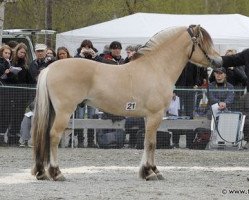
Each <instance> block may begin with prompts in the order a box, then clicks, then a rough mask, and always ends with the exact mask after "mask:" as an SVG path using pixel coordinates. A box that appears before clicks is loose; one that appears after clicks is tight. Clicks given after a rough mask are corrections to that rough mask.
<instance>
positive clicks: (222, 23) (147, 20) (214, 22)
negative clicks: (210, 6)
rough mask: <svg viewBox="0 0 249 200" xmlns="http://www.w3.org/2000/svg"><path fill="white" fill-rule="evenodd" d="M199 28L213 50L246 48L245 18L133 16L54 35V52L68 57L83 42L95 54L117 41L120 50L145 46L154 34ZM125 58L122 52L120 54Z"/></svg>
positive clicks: (247, 30) (248, 27) (248, 31)
mask: <svg viewBox="0 0 249 200" xmlns="http://www.w3.org/2000/svg"><path fill="white" fill-rule="evenodd" d="M191 24H200V25H201V26H202V27H203V28H205V29H206V30H207V31H208V32H209V33H210V35H211V37H212V38H213V41H214V44H215V46H216V48H217V50H218V51H219V52H220V53H221V54H224V52H225V51H226V49H228V48H235V49H236V50H238V51H241V50H242V49H244V48H248V47H249V18H248V17H246V16H243V15H240V14H225V15H172V14H155V13H136V14H133V15H129V16H126V17H122V18H118V19H114V20H111V21H107V22H104V23H100V24H96V25H92V26H88V27H85V28H81V29H75V30H72V31H68V32H64V33H59V34H57V35H56V48H58V47H59V46H65V47H67V48H68V49H69V51H70V53H71V54H72V55H75V53H76V49H77V48H78V47H79V46H80V44H81V42H82V41H83V40H84V39H89V40H91V41H92V42H93V45H94V47H95V48H97V49H98V51H99V53H101V52H102V51H103V48H104V46H105V45H106V44H110V43H111V42H112V41H114V40H117V41H120V42H121V43H122V45H123V49H124V48H125V47H126V46H128V45H137V44H145V43H146V42H147V41H148V40H149V38H150V37H152V36H153V35H154V34H156V33H157V32H159V31H161V30H163V29H165V28H168V27H173V26H189V25H191ZM122 53H123V55H124V56H125V51H123V52H122Z"/></svg>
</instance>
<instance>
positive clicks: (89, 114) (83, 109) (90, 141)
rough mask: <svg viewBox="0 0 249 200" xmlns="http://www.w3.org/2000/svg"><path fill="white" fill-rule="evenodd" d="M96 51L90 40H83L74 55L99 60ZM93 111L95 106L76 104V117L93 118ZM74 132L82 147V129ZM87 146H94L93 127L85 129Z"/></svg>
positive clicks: (79, 145)
mask: <svg viewBox="0 0 249 200" xmlns="http://www.w3.org/2000/svg"><path fill="white" fill-rule="evenodd" d="M97 52H98V51H97V49H96V48H94V47H93V44H92V42H91V41H90V40H84V41H83V42H82V43H81V45H80V47H79V48H78V49H77V54H76V56H75V57H76V58H84V59H89V60H95V61H100V60H102V59H101V58H100V57H99V56H98V55H97ZM95 112H96V110H95V108H93V107H91V106H88V105H85V104H80V105H78V107H77V110H76V117H77V118H82V119H83V118H88V119H93V118H94V116H95ZM76 134H77V135H78V147H79V148H82V147H84V136H83V130H77V131H76ZM87 147H89V148H92V147H96V146H95V144H94V129H87Z"/></svg>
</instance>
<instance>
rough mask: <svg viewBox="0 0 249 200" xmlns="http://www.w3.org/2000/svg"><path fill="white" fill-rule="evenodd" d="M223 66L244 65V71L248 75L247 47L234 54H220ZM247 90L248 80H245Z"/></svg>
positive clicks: (248, 55)
mask: <svg viewBox="0 0 249 200" xmlns="http://www.w3.org/2000/svg"><path fill="white" fill-rule="evenodd" d="M222 61H223V67H225V68H228V67H238V66H242V65H245V73H246V75H247V77H249V48H248V49H245V50H243V51H242V52H239V53H237V54H234V55H229V56H222ZM246 86H247V90H248V89H249V81H248V79H247V82H246Z"/></svg>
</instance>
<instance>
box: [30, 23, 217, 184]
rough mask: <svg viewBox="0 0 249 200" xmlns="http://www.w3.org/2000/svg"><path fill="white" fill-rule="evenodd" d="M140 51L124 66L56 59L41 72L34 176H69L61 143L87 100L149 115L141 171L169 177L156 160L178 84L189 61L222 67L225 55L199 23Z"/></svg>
mask: <svg viewBox="0 0 249 200" xmlns="http://www.w3.org/2000/svg"><path fill="white" fill-rule="evenodd" d="M138 54H140V56H139V57H138V58H137V59H135V60H134V61H132V62H130V63H127V64H125V65H122V66H113V65H108V64H103V63H98V62H95V61H89V60H86V59H77V58H71V59H64V60H59V61H57V62H54V63H52V64H51V65H50V66H49V67H48V68H46V69H44V70H43V71H42V72H41V74H40V76H39V79H38V84H37V93H36V103H35V115H34V119H33V126H32V134H33V145H34V159H35V166H34V168H33V170H32V174H33V175H35V176H36V178H37V179H38V180H46V179H50V180H55V181H63V180H65V177H64V176H63V175H62V173H61V171H60V169H59V165H58V162H57V160H58V159H57V150H58V144H59V142H60V139H61V136H62V133H63V131H64V129H65V128H66V127H67V125H68V122H69V119H70V116H71V115H72V113H73V112H74V110H75V109H76V106H77V105H78V104H79V103H81V102H83V101H84V102H85V103H86V104H87V105H91V106H94V107H96V108H99V109H101V110H103V111H105V112H108V113H112V114H116V115H123V116H140V117H145V118H146V134H145V141H144V153H143V158H142V161H141V166H140V170H139V175H140V177H141V178H143V179H146V180H162V179H164V178H163V176H162V174H161V173H160V172H159V170H158V169H157V167H156V164H155V159H154V156H155V147H156V131H157V128H158V127H159V125H160V122H161V120H162V117H163V113H164V110H165V108H167V107H168V105H169V103H170V100H171V97H172V92H173V88H174V84H175V82H176V81H177V79H178V77H179V76H180V74H181V72H182V70H183V68H184V66H185V65H186V63H187V62H188V61H191V62H193V63H195V64H197V65H199V66H203V67H208V66H211V65H212V66H218V65H220V64H221V57H220V56H219V54H218V53H217V52H216V51H215V50H214V48H213V43H212V40H211V37H210V35H209V34H208V32H207V31H206V30H204V29H203V28H202V27H200V26H199V25H198V26H196V25H192V26H190V27H174V28H171V29H166V30H164V31H161V32H159V33H157V34H156V35H155V36H153V37H152V38H151V39H150V40H149V41H148V42H147V43H146V44H145V46H144V47H142V48H141V49H140V50H139V52H138ZM46 165H48V169H47V171H45V167H46Z"/></svg>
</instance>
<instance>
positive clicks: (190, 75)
mask: <svg viewBox="0 0 249 200" xmlns="http://www.w3.org/2000/svg"><path fill="white" fill-rule="evenodd" d="M206 77H207V70H206V69H205V68H201V67H198V66H196V65H195V64H192V63H190V62H188V63H187V65H186V66H185V68H184V69H183V71H182V73H181V75H180V77H179V78H178V80H177V82H176V84H175V86H176V88H182V89H184V90H179V91H177V95H178V96H179V98H180V101H181V103H180V105H181V109H180V115H186V116H189V117H190V118H191V119H193V112H194V106H195V102H194V95H195V93H194V91H192V90H191V89H193V88H195V87H196V86H201V85H202V84H203V80H204V79H205V78H206ZM181 134H184V133H183V131H181V130H174V131H173V137H172V140H173V147H176V148H177V147H179V139H180V135H181ZM194 137H195V134H194V131H193V130H188V131H186V147H187V148H191V147H192V144H193V140H194Z"/></svg>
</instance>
